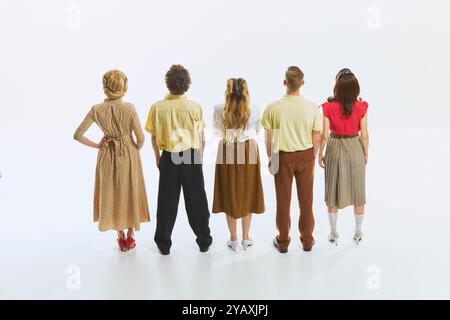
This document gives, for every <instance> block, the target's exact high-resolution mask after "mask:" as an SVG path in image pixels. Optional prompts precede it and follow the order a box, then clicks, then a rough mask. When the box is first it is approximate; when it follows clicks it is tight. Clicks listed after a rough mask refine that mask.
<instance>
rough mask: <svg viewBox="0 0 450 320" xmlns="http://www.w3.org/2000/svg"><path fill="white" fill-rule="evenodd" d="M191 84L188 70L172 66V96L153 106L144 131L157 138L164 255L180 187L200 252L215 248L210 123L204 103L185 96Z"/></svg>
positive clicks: (159, 236)
mask: <svg viewBox="0 0 450 320" xmlns="http://www.w3.org/2000/svg"><path fill="white" fill-rule="evenodd" d="M190 84H191V77H190V74H189V71H188V70H187V69H186V68H184V67H183V66H182V65H173V66H171V67H170V69H169V71H167V73H166V86H167V88H168V89H169V94H168V95H167V96H166V97H165V98H164V100H161V101H158V102H156V103H154V104H153V105H152V107H151V108H150V112H149V114H148V119H147V124H146V126H145V129H146V130H147V131H148V132H149V133H150V134H151V135H152V146H153V150H154V154H155V160H156V166H157V167H158V168H159V172H160V175H159V186H158V205H157V216H156V221H157V223H156V232H155V238H154V240H155V242H156V245H157V246H158V249H159V250H160V252H161V254H163V255H168V254H170V248H171V246H172V240H171V235H172V230H173V227H174V224H175V219H176V216H177V212H178V203H179V199H180V192H181V188H183V196H184V202H185V207H186V212H187V215H188V220H189V224H190V226H191V228H192V230H193V231H194V233H195V235H196V237H197V239H196V241H197V244H198V246H199V248H200V251H201V252H206V251H208V249H209V247H210V245H211V243H212V237H211V232H210V229H209V217H210V212H209V209H208V200H207V198H206V192H205V186H204V179H203V169H202V158H203V150H204V147H205V136H204V132H203V129H204V128H205V120H204V118H203V111H202V108H201V106H200V104H198V103H197V102H194V101H192V100H189V99H188V98H187V97H186V96H185V95H184V93H185V92H186V91H187V90H188V89H189V86H190ZM161 150H162V153H161V152H160V151H161Z"/></svg>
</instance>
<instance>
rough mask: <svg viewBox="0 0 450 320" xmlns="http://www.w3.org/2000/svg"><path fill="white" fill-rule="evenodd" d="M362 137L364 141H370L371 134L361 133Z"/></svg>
mask: <svg viewBox="0 0 450 320" xmlns="http://www.w3.org/2000/svg"><path fill="white" fill-rule="evenodd" d="M360 139H361V140H362V141H364V142H367V141H369V134H368V133H363V134H361V137H360Z"/></svg>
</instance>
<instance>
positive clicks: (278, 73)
mask: <svg viewBox="0 0 450 320" xmlns="http://www.w3.org/2000/svg"><path fill="white" fill-rule="evenodd" d="M449 9H450V5H449V4H448V1H444V0H442V1H437V0H431V1H406V0H401V1H400V0H399V1H387V0H371V1H367V0H345V1H344V0H343V1H331V0H328V1H325V0H322V1H303V0H302V1H298V0H297V1H293V0H292V1H287V0H280V1H261V0H258V1H257V0H253V1H249V0H248V1H242V0H241V1H238V0H226V1H225V0H221V1H219V0H215V1H207V0H190V1H182V0H179V1H162V0H160V1H124V0H121V1H118V0H109V1H106V0H97V1H88V0H72V1H66V0H64V1H56V0H53V1H50V0H42V1H32V0H28V1H23V0H22V1H20V0H19V1H13V0H9V1H8V0H1V1H0V35H1V37H0V41H1V50H0V57H1V59H0V88H1V94H2V99H1V101H0V121H1V125H0V172H1V178H0V225H1V227H2V233H1V237H0V239H1V241H2V246H1V247H2V249H3V250H2V252H1V253H0V283H1V285H0V298H6V299H9V298H44V299H47V298H63V299H70V298H74V299H80V298H138V299H141V298H145V299H172V298H182V299H195V298H199V299H207V298H217V299H231V298H236V299H241V298H247V299H258V298H267V299H309V298H319V299H320V298H369V299H380V298H388V299H390V298H450V289H449V288H450V278H449V275H448V270H450V257H449V256H448V249H449V246H450V235H449V232H448V230H449V229H448V227H449V225H450V217H449V210H448V206H447V203H446V200H447V199H448V198H447V197H448V184H447V182H448V181H449V179H450V174H449V170H448V161H449V154H450V152H449V150H448V133H449V120H450V119H449V118H450V111H449V110H448V107H449V106H448V102H447V101H448V90H449V89H448V86H449V84H450V60H449V57H450V43H449V41H448V39H449V36H450V20H449V19H448V17H447V15H448V11H449ZM174 63H181V64H183V65H185V66H186V67H187V68H188V69H189V70H190V72H191V76H192V87H191V89H190V90H189V92H188V94H187V95H188V97H190V98H192V99H194V100H197V101H198V102H200V103H201V104H202V106H203V109H204V114H205V116H206V118H207V120H208V122H209V124H208V126H209V128H211V126H210V120H211V117H212V106H213V105H214V104H216V103H220V102H221V101H222V99H223V93H224V90H225V82H226V79H227V78H229V77H235V76H242V77H244V78H246V79H247V80H248V83H249V87H250V94H251V97H252V102H253V103H255V104H257V105H259V106H261V107H265V106H266V105H267V104H268V103H269V102H271V101H273V100H276V99H278V98H279V97H281V95H282V94H283V93H284V92H283V90H284V89H283V86H282V80H283V73H284V71H285V69H286V68H287V67H288V66H289V65H298V66H300V67H301V68H302V69H303V71H304V72H305V81H306V84H305V86H304V88H303V95H304V96H306V97H307V98H309V99H310V100H313V101H315V102H317V103H321V102H323V101H325V99H326V98H327V97H328V96H329V95H330V94H331V92H332V86H333V80H334V75H335V74H336V72H337V71H338V70H339V69H340V68H342V67H349V68H351V69H352V70H353V71H354V72H355V73H356V74H357V76H358V78H359V80H360V83H361V87H362V96H363V97H364V98H365V99H366V100H367V101H368V102H369V104H370V107H369V110H370V111H369V114H370V116H369V128H370V133H371V146H370V149H371V152H370V160H369V166H368V172H367V189H368V205H367V215H366V220H365V226H364V229H365V230H364V231H365V234H366V238H365V241H364V244H363V245H362V246H361V247H355V246H354V245H353V244H352V243H351V240H350V239H351V235H352V231H353V230H352V228H353V215H352V211H351V209H346V210H344V211H343V212H342V215H341V216H340V218H339V222H338V223H339V230H340V233H341V238H342V239H341V242H340V244H339V246H338V247H329V246H328V244H327V241H326V236H327V234H328V222H327V216H326V210H325V207H324V203H323V200H322V199H323V189H324V185H323V172H322V171H321V170H320V168H317V169H316V184H315V204H314V207H315V215H316V220H317V222H316V233H315V237H316V243H317V245H316V247H315V249H314V250H313V252H312V253H310V254H305V253H303V252H302V251H301V250H300V245H299V240H298V231H297V230H296V225H297V221H298V214H297V212H298V209H297V206H296V200H295V197H293V200H292V217H293V223H292V226H293V227H292V234H291V236H292V239H293V243H292V245H291V248H290V252H289V253H288V254H287V255H280V254H278V253H277V252H276V251H275V250H273V248H272V247H271V241H272V238H273V236H275V226H274V223H275V194H274V187H273V181H272V177H271V176H270V175H268V172H267V169H266V167H265V163H266V159H265V157H264V156H263V155H264V154H265V153H264V152H263V144H262V143H261V142H262V140H260V148H261V155H262V160H263V161H264V165H263V175H264V176H263V183H264V189H265V198H266V209H267V211H266V213H265V214H263V215H262V216H257V217H255V218H254V223H253V228H252V236H253V238H254V240H255V246H254V247H253V248H252V249H251V250H249V252H245V253H244V252H242V251H241V252H238V253H232V252H229V251H228V250H227V248H226V246H225V242H226V240H227V237H228V233H227V228H226V224H225V218H224V217H223V215H214V216H212V217H211V228H212V232H213V236H214V239H215V243H214V247H213V248H212V250H211V252H209V253H207V254H200V253H199V252H198V249H197V246H196V244H195V241H194V238H193V234H192V232H191V230H190V229H189V226H188V223H187V219H186V214H185V211H184V205H183V201H182V199H181V202H180V210H179V215H178V219H177V223H176V225H175V230H174V236H173V241H174V245H173V249H172V254H171V255H170V256H168V257H162V256H160V255H159V253H158V251H157V249H156V247H155V245H154V243H153V232H154V227H155V224H156V221H155V219H156V197H157V183H158V171H157V170H156V167H155V164H154V160H153V153H152V151H151V144H150V139H149V136H148V135H146V138H147V140H146V144H145V146H144V148H143V150H142V152H141V157H142V160H143V166H144V175H145V179H146V185H147V192H148V198H149V203H150V210H151V216H152V222H150V223H148V224H145V225H143V227H142V230H141V232H139V233H138V234H137V241H138V249H137V250H136V251H135V252H129V253H127V254H120V253H119V252H118V250H117V249H116V245H115V243H114V240H115V234H114V233H112V232H109V233H100V232H98V231H97V227H96V225H95V224H94V223H92V213H91V212H92V197H93V183H94V170H95V162H96V152H95V150H93V149H89V148H86V147H83V146H82V145H81V144H78V143H76V142H75V141H74V140H73V139H72V136H73V132H74V130H75V129H76V127H77V126H78V124H79V123H80V122H81V120H82V119H83V117H84V116H85V114H86V113H87V112H88V110H89V108H90V107H91V106H92V105H93V104H95V103H97V102H100V101H101V100H102V99H103V92H102V86H101V76H102V75H103V73H104V72H106V71H107V70H109V69H112V68H117V69H121V70H122V71H124V72H125V73H126V74H127V76H128V78H129V91H128V93H127V95H126V97H125V98H124V100H126V101H130V102H132V103H134V104H135V105H136V108H137V110H138V113H139V115H140V119H141V123H142V124H143V125H144V123H145V120H146V117H147V112H148V110H149V107H150V105H151V103H152V102H154V101H156V100H159V99H162V98H163V96H164V95H165V94H166V88H165V86H164V74H165V72H166V70H167V69H168V68H169V66H170V65H171V64H174ZM88 135H89V136H90V137H92V138H94V139H99V138H100V132H99V131H98V129H96V128H94V127H93V129H92V130H90V131H89V132H88ZM261 138H262V137H261ZM207 139H208V140H207V142H208V150H207V158H206V164H205V166H204V173H205V182H206V190H207V193H208V198H209V201H210V206H211V205H212V202H211V201H212V190H213V182H214V181H213V179H214V166H213V161H214V156H215V155H214V153H215V147H216V142H215V140H214V139H213V138H212V134H211V131H207ZM293 194H295V188H294V193H293Z"/></svg>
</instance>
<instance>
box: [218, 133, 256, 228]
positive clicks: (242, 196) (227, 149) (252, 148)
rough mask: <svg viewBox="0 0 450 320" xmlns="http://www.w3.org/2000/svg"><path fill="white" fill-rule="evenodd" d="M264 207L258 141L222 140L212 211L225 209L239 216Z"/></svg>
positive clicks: (228, 213) (230, 213)
mask: <svg viewBox="0 0 450 320" xmlns="http://www.w3.org/2000/svg"><path fill="white" fill-rule="evenodd" d="M264 211H265V208H264V193H263V187H262V181H261V165H260V161H259V150H258V144H257V143H256V141H254V140H248V141H245V142H234V143H226V142H224V141H221V142H220V143H219V146H218V150H217V160H216V173H215V179H214V201H213V208H212V212H213V213H219V212H224V213H226V214H227V215H229V216H230V217H232V218H234V219H239V218H243V217H245V216H247V215H249V214H251V213H263V212H264Z"/></svg>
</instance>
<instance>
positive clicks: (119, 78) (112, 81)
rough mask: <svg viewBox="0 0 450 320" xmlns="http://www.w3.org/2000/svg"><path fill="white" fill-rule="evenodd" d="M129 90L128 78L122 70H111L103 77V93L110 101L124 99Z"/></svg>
mask: <svg viewBox="0 0 450 320" xmlns="http://www.w3.org/2000/svg"><path fill="white" fill-rule="evenodd" d="M127 90H128V79H127V76H126V75H125V74H124V73H123V72H122V71H120V70H110V71H108V72H106V73H105V74H104V75H103V91H104V92H105V94H106V96H107V97H108V99H109V100H117V99H120V98H122V97H123V96H124V95H125V93H126V92H127Z"/></svg>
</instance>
